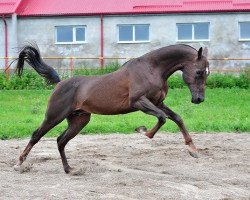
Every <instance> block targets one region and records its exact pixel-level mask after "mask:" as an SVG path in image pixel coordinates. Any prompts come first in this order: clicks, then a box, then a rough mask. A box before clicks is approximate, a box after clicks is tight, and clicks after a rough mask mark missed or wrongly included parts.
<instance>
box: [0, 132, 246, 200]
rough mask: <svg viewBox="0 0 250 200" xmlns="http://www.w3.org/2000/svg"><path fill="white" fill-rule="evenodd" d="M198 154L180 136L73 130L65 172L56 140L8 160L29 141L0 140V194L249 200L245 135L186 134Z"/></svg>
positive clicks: (16, 196) (112, 199)
mask: <svg viewBox="0 0 250 200" xmlns="http://www.w3.org/2000/svg"><path fill="white" fill-rule="evenodd" d="M193 139H194V141H195V144H196V145H197V147H198V148H199V152H200V156H199V158H198V159H195V158H192V157H191V156H189V154H188V153H187V151H186V148H185V147H186V146H185V145H184V144H183V138H182V136H181V135H180V134H166V133H158V134H156V136H155V138H154V139H152V140H150V139H148V138H146V137H145V136H143V135H140V134H130V135H122V134H119V135H118V134H112V135H94V136H91V135H87V136H83V135H78V136H77V137H76V138H74V139H73V140H72V141H70V143H69V144H68V145H67V150H66V154H67V157H68V159H69V163H70V164H71V166H72V167H78V168H79V173H78V174H77V175H75V176H71V175H68V174H65V173H64V171H63V168H62V164H61V160H60V156H59V153H58V151H57V145H56V139H55V138H50V139H42V140H41V141H40V142H39V143H38V144H37V145H36V146H35V147H34V148H33V150H32V152H31V153H30V155H29V157H28V158H27V160H26V162H25V170H24V172H22V173H21V172H17V171H14V169H13V166H14V164H15V162H16V159H17V157H18V155H19V153H20V151H21V150H23V149H24V147H25V146H26V144H27V142H28V139H25V140H9V141H0V152H1V154H0V169H1V171H0V199H4V200H6V199H25V200H26V199H32V200H34V199H87V200H89V199H105V200H107V199H108V200H121V199H123V200H130V199H142V200H147V199H150V200H161V199H183V200H184V199H185V200H187V199H202V200H206V199H208V200H213V199H223V200H229V199H232V200H235V199H250V134H249V133H248V134H247V133H246V134H227V133H220V134H193Z"/></svg>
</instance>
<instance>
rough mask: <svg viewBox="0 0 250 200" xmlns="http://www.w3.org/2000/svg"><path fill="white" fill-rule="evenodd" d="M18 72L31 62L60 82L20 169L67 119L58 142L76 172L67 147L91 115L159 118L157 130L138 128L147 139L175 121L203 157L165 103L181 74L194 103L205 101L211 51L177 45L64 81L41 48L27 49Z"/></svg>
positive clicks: (49, 78) (67, 169) (50, 80)
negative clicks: (139, 113)
mask: <svg viewBox="0 0 250 200" xmlns="http://www.w3.org/2000/svg"><path fill="white" fill-rule="evenodd" d="M17 60H18V62H17V66H16V71H17V74H18V75H19V76H21V75H22V71H23V67H24V62H25V61H26V62H27V63H28V64H29V65H30V66H31V67H32V68H33V69H34V70H36V72H37V73H38V74H39V75H41V76H43V77H44V78H45V79H46V80H47V82H48V83H51V84H56V86H55V89H54V91H53V92H52V95H51V96H50V99H49V102H48V107H47V111H46V114H45V118H44V120H43V122H42V123H41V125H40V127H39V128H38V129H36V130H35V131H34V132H33V134H32V136H31V139H30V140H29V142H28V144H27V146H26V148H25V149H24V151H23V152H22V153H21V155H20V156H19V158H18V161H17V164H16V168H17V169H18V168H20V167H21V165H22V163H23V162H24V161H25V159H26V157H27V156H28V154H29V152H30V151H31V149H32V148H33V146H34V145H35V144H36V143H37V142H38V141H39V140H40V139H41V138H42V137H43V136H44V135H45V134H46V133H47V132H48V131H49V130H51V129H52V128H53V127H55V126H56V125H57V124H59V123H60V122H62V121H63V120H64V119H66V120H67V122H68V127H67V129H66V130H65V131H64V132H63V133H62V134H61V135H60V136H59V137H58V138H57V145H58V150H59V153H60V157H61V160H62V164H63V168H64V171H65V172H66V173H73V172H74V168H72V167H71V166H70V165H69V164H68V161H67V158H66V154H65V146H66V144H67V143H68V142H69V141H70V140H71V139H72V138H74V137H75V136H76V135H77V134H78V133H79V132H80V131H81V130H82V129H83V128H84V127H85V126H86V125H87V124H88V123H89V121H90V117H91V114H92V113H94V114H100V115H117V114H126V113H131V112H135V111H142V112H143V113H145V114H148V115H153V116H155V117H156V118H157V119H158V120H157V123H156V125H155V126H154V127H153V128H152V129H147V128H146V127H145V126H141V127H139V128H137V130H138V131H139V132H141V133H144V134H145V135H146V136H147V137H148V138H153V137H154V135H155V133H156V132H157V131H158V130H159V129H160V127H161V126H163V125H164V124H165V122H166V119H170V120H172V121H174V122H175V123H176V124H177V126H178V127H179V129H180V131H181V133H182V134H183V137H184V140H185V144H186V145H187V149H188V151H189V153H190V155H191V156H193V157H195V158H196V157H198V150H197V148H196V146H195V145H194V143H193V140H192V138H191V136H190V134H189V133H188V131H187V129H186V127H185V125H184V122H183V120H182V118H181V117H180V116H179V115H178V114H176V113H175V112H174V111H172V110H171V109H170V108H169V107H168V106H167V105H165V104H164V102H163V101H164V99H165V97H166V96H167V93H168V84H167V79H168V78H169V76H171V75H172V74H173V73H174V72H176V71H177V70H180V71H182V77H183V80H184V82H185V83H186V85H187V86H188V88H189V90H190V92H191V95H192V99H191V102H192V103H194V104H199V103H201V102H203V101H204V98H205V84H206V79H207V77H208V75H209V62H208V60H207V48H204V49H203V48H202V47H200V48H199V50H198V51H197V50H196V49H195V48H193V47H191V46H189V45H184V44H177V45H171V46H165V47H162V48H159V49H157V50H153V51H151V52H149V53H146V54H144V55H142V56H140V57H137V58H134V59H131V60H129V61H127V62H126V63H125V64H124V65H123V66H122V67H120V68H119V69H118V70H116V71H114V72H112V73H109V74H105V75H101V76H76V77H71V78H68V79H66V80H63V81H61V80H60V78H59V75H58V74H57V72H56V71H55V70H54V69H53V68H52V67H50V66H49V65H47V64H46V63H45V62H44V61H43V59H42V58H41V56H40V51H39V48H38V47H34V46H33V45H26V46H24V47H23V48H22V50H21V51H20V53H19V56H18V58H17Z"/></svg>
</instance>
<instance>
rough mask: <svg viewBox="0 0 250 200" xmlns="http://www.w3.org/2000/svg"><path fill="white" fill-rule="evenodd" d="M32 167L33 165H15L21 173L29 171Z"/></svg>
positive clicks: (16, 169)
mask: <svg viewBox="0 0 250 200" xmlns="http://www.w3.org/2000/svg"><path fill="white" fill-rule="evenodd" d="M31 168H32V165H28V164H27V165H18V164H16V165H14V170H15V171H17V172H20V173H24V172H29V171H30V170H31Z"/></svg>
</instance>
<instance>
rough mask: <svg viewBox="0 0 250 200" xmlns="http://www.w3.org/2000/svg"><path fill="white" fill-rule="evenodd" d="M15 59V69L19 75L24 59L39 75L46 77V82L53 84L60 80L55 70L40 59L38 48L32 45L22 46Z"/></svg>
mask: <svg viewBox="0 0 250 200" xmlns="http://www.w3.org/2000/svg"><path fill="white" fill-rule="evenodd" d="M17 60H18V62H17V66H16V71H17V74H18V76H20V77H21V75H22V72H23V67H24V61H26V62H27V63H28V64H29V65H30V66H31V67H32V68H33V69H34V70H36V72H37V73H38V74H39V75H41V76H42V77H44V78H45V79H46V81H47V83H49V84H53V83H58V82H60V81H61V80H60V78H59V75H58V74H57V72H56V71H55V70H54V69H53V68H52V67H50V66H48V65H47V64H46V63H45V62H44V61H43V60H42V58H41V56H40V52H39V49H38V48H36V47H34V46H31V45H26V46H24V47H23V48H22V50H21V51H20V53H19V57H18V58H17Z"/></svg>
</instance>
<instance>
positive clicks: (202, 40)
mask: <svg viewBox="0 0 250 200" xmlns="http://www.w3.org/2000/svg"><path fill="white" fill-rule="evenodd" d="M182 24H183V25H185V24H190V25H192V39H190V40H189V39H188V40H180V39H179V38H178V31H179V30H178V25H182ZM196 24H208V39H195V38H194V25H196ZM176 33H177V34H176V41H177V42H209V41H210V22H192V23H176Z"/></svg>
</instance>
